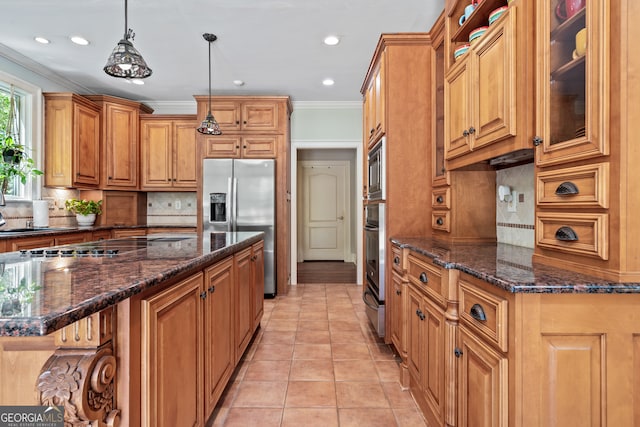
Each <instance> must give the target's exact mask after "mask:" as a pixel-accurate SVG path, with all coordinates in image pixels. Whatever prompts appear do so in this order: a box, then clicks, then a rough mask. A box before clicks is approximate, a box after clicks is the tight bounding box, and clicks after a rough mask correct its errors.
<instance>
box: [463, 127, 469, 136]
mask: <svg viewBox="0 0 640 427" xmlns="http://www.w3.org/2000/svg"><path fill="white" fill-rule="evenodd" d="M462 136H464V137H465V138H466V137H467V136H469V131H468V130H466V129H465V130H463V131H462Z"/></svg>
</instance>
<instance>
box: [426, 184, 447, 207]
mask: <svg viewBox="0 0 640 427" xmlns="http://www.w3.org/2000/svg"><path fill="white" fill-rule="evenodd" d="M431 206H432V207H433V208H434V209H451V188H450V187H440V188H434V189H433V191H432V192H431Z"/></svg>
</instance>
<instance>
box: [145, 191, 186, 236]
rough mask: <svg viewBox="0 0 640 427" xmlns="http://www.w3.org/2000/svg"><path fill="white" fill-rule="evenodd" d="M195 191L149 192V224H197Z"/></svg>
mask: <svg viewBox="0 0 640 427" xmlns="http://www.w3.org/2000/svg"><path fill="white" fill-rule="evenodd" d="M196 209H197V198H196V193H195V192H173V193H171V192H158V193H156V192H149V193H147V225H185V226H194V227H195V225H196V217H197V210H196Z"/></svg>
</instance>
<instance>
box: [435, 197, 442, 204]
mask: <svg viewBox="0 0 640 427" xmlns="http://www.w3.org/2000/svg"><path fill="white" fill-rule="evenodd" d="M436 202H438V203H442V202H444V197H442V196H438V197H436Z"/></svg>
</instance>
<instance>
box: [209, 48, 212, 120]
mask: <svg viewBox="0 0 640 427" xmlns="http://www.w3.org/2000/svg"><path fill="white" fill-rule="evenodd" d="M211 43H212V42H211V41H210V42H209V115H211Z"/></svg>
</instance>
